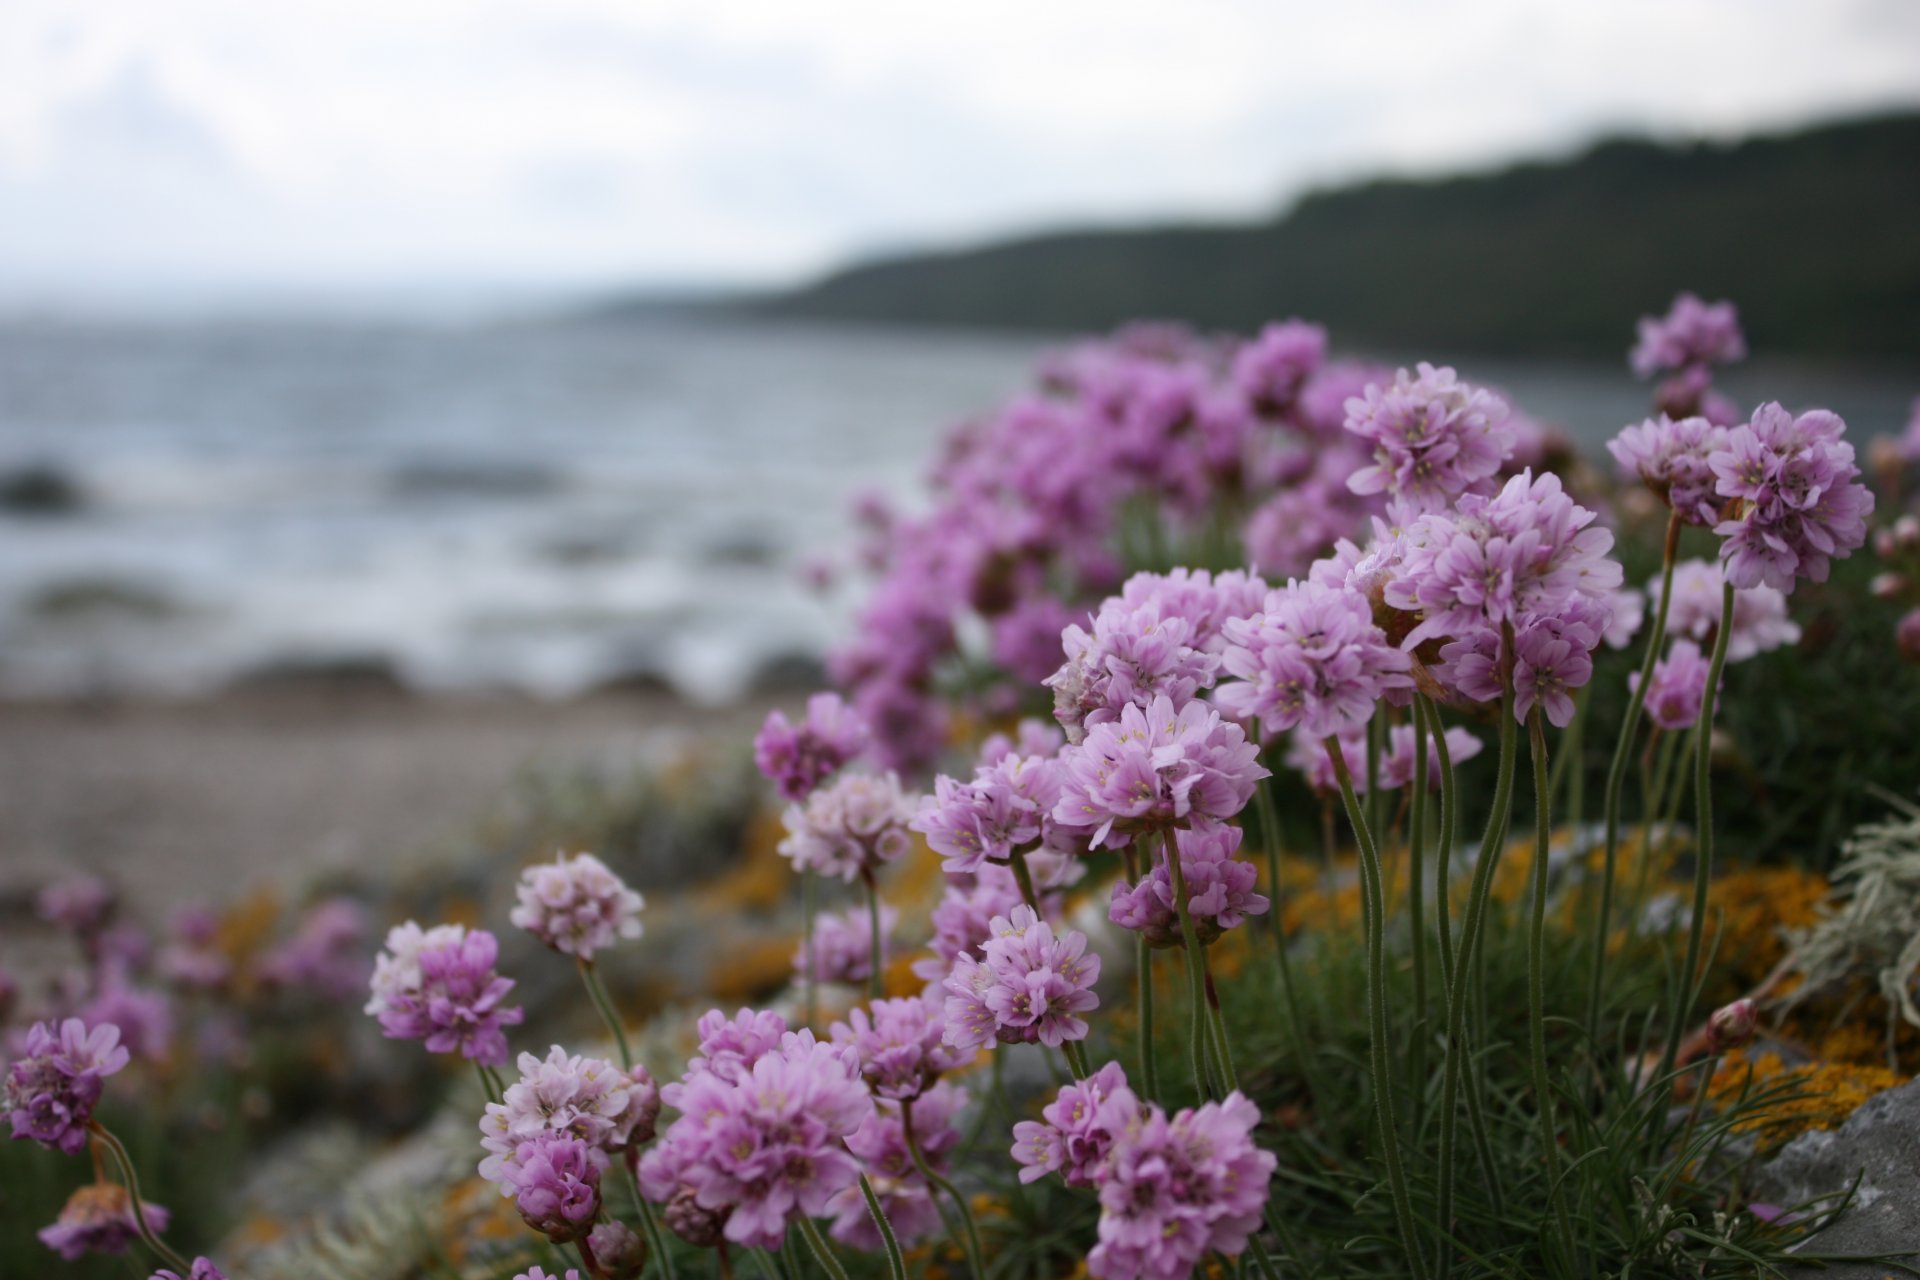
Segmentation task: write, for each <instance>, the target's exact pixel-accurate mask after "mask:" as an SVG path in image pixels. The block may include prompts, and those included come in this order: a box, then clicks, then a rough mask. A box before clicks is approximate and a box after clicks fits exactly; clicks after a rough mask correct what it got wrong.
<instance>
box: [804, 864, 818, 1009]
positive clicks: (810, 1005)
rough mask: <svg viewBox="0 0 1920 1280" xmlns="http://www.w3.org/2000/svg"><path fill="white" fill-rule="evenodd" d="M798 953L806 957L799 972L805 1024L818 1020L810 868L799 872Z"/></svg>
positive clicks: (811, 872)
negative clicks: (805, 1005)
mask: <svg viewBox="0 0 1920 1280" xmlns="http://www.w3.org/2000/svg"><path fill="white" fill-rule="evenodd" d="M800 913H801V919H800V953H801V954H802V955H804V956H805V957H806V958H807V963H806V965H805V966H804V967H803V969H802V972H801V975H800V976H801V980H802V981H803V982H804V983H805V984H806V991H807V1025H808V1026H809V1027H811V1026H813V1024H814V1023H815V1022H816V1021H818V1019H819V1016H820V979H819V977H818V976H816V975H815V974H814V972H813V969H814V965H815V964H816V963H817V961H816V960H815V958H814V954H813V871H812V869H811V868H809V869H808V870H805V871H802V872H801V873H800Z"/></svg>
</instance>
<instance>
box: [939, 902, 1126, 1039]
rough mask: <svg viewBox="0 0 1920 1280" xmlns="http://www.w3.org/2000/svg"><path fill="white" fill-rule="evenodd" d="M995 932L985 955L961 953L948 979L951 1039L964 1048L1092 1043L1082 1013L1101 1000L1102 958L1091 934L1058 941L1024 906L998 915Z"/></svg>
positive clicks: (1074, 932)
mask: <svg viewBox="0 0 1920 1280" xmlns="http://www.w3.org/2000/svg"><path fill="white" fill-rule="evenodd" d="M990 928H991V933H992V936H991V937H989V938H988V939H987V940H986V941H985V942H983V943H982V944H981V945H980V948H979V951H980V954H979V956H978V958H976V957H974V956H973V955H971V954H967V953H962V954H961V955H959V956H958V957H956V958H955V960H954V963H953V972H952V974H950V975H949V976H948V978H947V981H946V990H947V993H948V994H947V1002H946V1031H945V1036H946V1042H947V1043H948V1044H950V1045H953V1046H954V1047H956V1048H960V1049H971V1048H974V1047H976V1046H979V1045H983V1044H990V1043H992V1042H993V1041H995V1040H998V1041H1000V1042H1001V1043H1003V1044H1031V1043H1033V1042H1035V1041H1038V1042H1039V1043H1041V1044H1044V1045H1047V1046H1049V1047H1054V1048H1057V1047H1059V1046H1060V1045H1061V1044H1062V1043H1064V1042H1066V1041H1068V1040H1083V1039H1085V1038H1086V1034H1087V1024H1086V1020H1085V1019H1083V1018H1081V1017H1080V1016H1079V1015H1080V1014H1083V1013H1085V1012H1087V1011H1088V1010H1090V1009H1093V1008H1096V1007H1097V1006H1098V1005H1099V1003H1100V997H1098V996H1096V995H1095V994H1094V993H1093V984H1094V983H1095V982H1096V981H1097V980H1098V979H1099V977H1100V957H1099V956H1097V955H1090V954H1088V952H1087V939H1086V935H1085V934H1082V933H1080V932H1079V931H1078V930H1073V929H1069V930H1067V931H1066V932H1065V933H1063V934H1060V935H1059V936H1057V937H1056V936H1055V935H1054V932H1053V926H1052V925H1050V924H1048V923H1047V922H1046V921H1044V920H1042V919H1040V918H1039V917H1038V916H1036V915H1035V914H1034V912H1033V908H1031V907H1028V906H1024V905H1022V906H1018V907H1015V908H1014V909H1013V910H1012V911H1010V912H1009V913H1008V914H1006V915H1005V916H995V917H994V918H993V921H992V923H991V926H990Z"/></svg>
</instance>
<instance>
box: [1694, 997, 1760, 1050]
mask: <svg viewBox="0 0 1920 1280" xmlns="http://www.w3.org/2000/svg"><path fill="white" fill-rule="evenodd" d="M1759 1030H1760V1006H1759V1005H1757V1004H1755V1003H1754V1002H1753V1001H1751V1000H1735V1001H1734V1002H1733V1003H1732V1004H1728V1005H1722V1006H1721V1007H1720V1008H1718V1009H1715V1010H1714V1011H1713V1016H1712V1017H1711V1018H1708V1019H1707V1052H1709V1053H1713V1054H1722V1053H1728V1052H1730V1051H1732V1050H1734V1049H1744V1048H1745V1047H1746V1046H1748V1045H1750V1044H1752V1043H1753V1038H1754V1036H1755V1035H1756V1034H1758V1032H1759Z"/></svg>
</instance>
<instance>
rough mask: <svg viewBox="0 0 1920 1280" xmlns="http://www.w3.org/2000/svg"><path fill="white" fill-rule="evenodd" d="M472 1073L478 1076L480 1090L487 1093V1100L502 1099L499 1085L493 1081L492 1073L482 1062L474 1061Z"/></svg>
mask: <svg viewBox="0 0 1920 1280" xmlns="http://www.w3.org/2000/svg"><path fill="white" fill-rule="evenodd" d="M473 1073H474V1074H475V1075H477V1076H479V1077H480V1092H482V1093H484V1094H486V1095H487V1101H488V1102H500V1101H502V1100H503V1099H502V1097H501V1090H500V1088H499V1086H498V1085H497V1084H495V1083H494V1079H493V1073H492V1072H490V1071H488V1070H487V1068H486V1067H485V1065H484V1064H482V1063H478V1062H476V1063H474V1064H473Z"/></svg>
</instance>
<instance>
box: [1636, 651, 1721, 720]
mask: <svg viewBox="0 0 1920 1280" xmlns="http://www.w3.org/2000/svg"><path fill="white" fill-rule="evenodd" d="M1711 670H1712V664H1711V663H1710V662H1708V661H1707V659H1706V656H1705V655H1704V654H1702V653H1701V652H1700V646H1699V645H1697V644H1695V643H1694V642H1693V641H1691V640H1675V641H1674V642H1673V647H1672V648H1670V649H1668V650H1667V653H1666V656H1665V657H1663V658H1661V659H1660V661H1658V662H1656V663H1655V664H1654V666H1653V679H1652V680H1650V681H1648V682H1647V716H1648V718H1650V719H1651V720H1652V721H1653V722H1654V723H1655V724H1656V725H1658V726H1660V727H1661V728H1662V729H1665V730H1666V731H1667V732H1669V733H1672V732H1674V731H1675V730H1678V729H1690V728H1692V727H1693V723H1694V721H1696V720H1698V719H1699V718H1700V705H1701V702H1702V701H1703V700H1704V698H1705V696H1706V692H1707V676H1708V675H1709V674H1710V673H1711ZM1627 687H1628V688H1629V689H1638V688H1639V687H1640V673H1639V672H1638V671H1632V672H1629V673H1628V674H1627Z"/></svg>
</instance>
